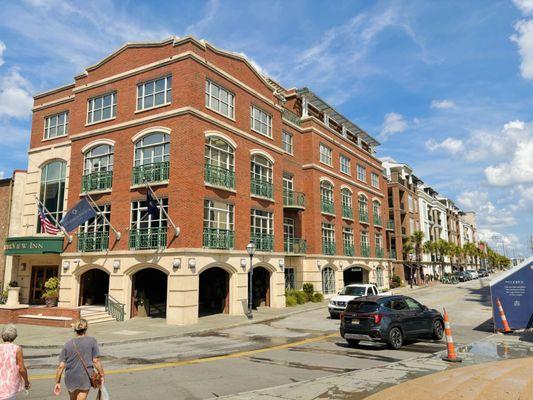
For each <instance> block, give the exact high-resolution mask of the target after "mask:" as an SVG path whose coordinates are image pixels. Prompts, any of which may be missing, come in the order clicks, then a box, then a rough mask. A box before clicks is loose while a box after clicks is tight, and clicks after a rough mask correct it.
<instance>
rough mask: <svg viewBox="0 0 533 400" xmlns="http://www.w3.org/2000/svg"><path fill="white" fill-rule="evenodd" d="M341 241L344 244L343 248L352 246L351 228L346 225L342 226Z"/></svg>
mask: <svg viewBox="0 0 533 400" xmlns="http://www.w3.org/2000/svg"><path fill="white" fill-rule="evenodd" d="M342 242H343V244H344V248H346V247H353V245H354V241H353V228H349V227H347V226H345V227H343V228H342Z"/></svg>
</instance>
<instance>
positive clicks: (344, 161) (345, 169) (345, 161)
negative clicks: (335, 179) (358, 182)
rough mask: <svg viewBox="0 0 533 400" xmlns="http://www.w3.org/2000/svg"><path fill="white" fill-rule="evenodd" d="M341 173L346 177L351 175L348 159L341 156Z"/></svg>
mask: <svg viewBox="0 0 533 400" xmlns="http://www.w3.org/2000/svg"><path fill="white" fill-rule="evenodd" d="M340 161H341V172H342V173H344V174H346V175H351V174H352V172H351V167H350V159H349V158H348V157H346V156H343V155H341V158H340Z"/></svg>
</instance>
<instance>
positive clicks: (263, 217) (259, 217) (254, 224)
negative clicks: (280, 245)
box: [250, 209, 274, 235]
mask: <svg viewBox="0 0 533 400" xmlns="http://www.w3.org/2000/svg"><path fill="white" fill-rule="evenodd" d="M272 215H273V214H272V213H271V212H268V211H263V210H256V209H252V211H251V215H250V217H251V220H250V227H251V229H252V234H253V235H272V234H273V233H274V229H273V226H274V222H273V217H272Z"/></svg>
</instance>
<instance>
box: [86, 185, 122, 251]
mask: <svg viewBox="0 0 533 400" xmlns="http://www.w3.org/2000/svg"><path fill="white" fill-rule="evenodd" d="M85 195H86V196H87V198H88V199H89V201H90V202H91V203H92V205H93V206H94V207H96V209H97V210H98V214H100V215H101V216H102V218H103V219H104V220H105V221H106V222H107V223H108V225H109V226H110V227H111V229H113V232H115V237H116V238H117V241H119V240H120V238H121V237H122V233H120V232H119V231H117V230H116V229H115V227H114V226H113V225H111V222H110V221H109V220H108V219H107V217H106V216H105V214H104V213H103V212H102V211H100V207H98V204H96V202H95V201H94V200H93V198H92V197H91V195H90V194H89V193H86V194H85Z"/></svg>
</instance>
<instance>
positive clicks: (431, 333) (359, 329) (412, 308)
mask: <svg viewBox="0 0 533 400" xmlns="http://www.w3.org/2000/svg"><path fill="white" fill-rule="evenodd" d="M340 331H341V336H342V337H343V338H344V339H346V341H347V342H348V344H349V345H350V346H355V345H357V344H359V342H360V341H361V340H370V341H376V342H385V343H387V345H388V346H389V348H391V349H399V348H400V347H402V344H403V343H404V342H405V340H408V339H418V338H432V339H435V340H441V339H442V336H443V333H444V321H443V318H442V315H441V313H440V312H438V311H437V310H430V309H429V308H427V307H426V306H424V305H422V304H420V303H419V302H418V301H416V300H414V299H412V298H410V297H407V296H383V297H382V296H366V297H360V298H358V299H355V300H352V301H350V302H349V303H348V305H347V306H346V311H344V313H342V314H341V326H340Z"/></svg>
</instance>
